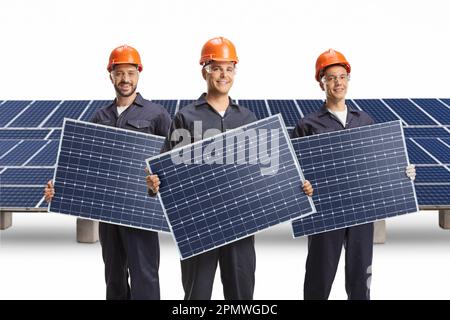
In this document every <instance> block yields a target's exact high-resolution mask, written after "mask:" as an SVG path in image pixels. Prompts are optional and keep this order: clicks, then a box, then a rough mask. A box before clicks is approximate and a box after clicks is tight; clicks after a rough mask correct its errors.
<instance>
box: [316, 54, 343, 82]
mask: <svg viewBox="0 0 450 320" xmlns="http://www.w3.org/2000/svg"><path fill="white" fill-rule="evenodd" d="M336 64H340V65H342V66H343V67H344V68H345V69H347V72H348V73H350V70H351V67H350V63H348V62H347V59H345V57H344V55H343V54H342V53H340V52H339V51H335V50H333V49H328V50H327V51H325V52H324V53H322V54H321V55H320V56H319V57H318V58H317V61H316V80H317V81H319V82H320V77H321V75H322V72H323V70H325V68H327V67H329V66H333V65H336Z"/></svg>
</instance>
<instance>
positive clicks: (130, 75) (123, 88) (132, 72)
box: [110, 64, 139, 97]
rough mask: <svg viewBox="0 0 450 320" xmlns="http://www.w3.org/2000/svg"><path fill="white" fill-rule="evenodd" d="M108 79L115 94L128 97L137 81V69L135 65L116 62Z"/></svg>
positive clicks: (135, 86)
mask: <svg viewBox="0 0 450 320" xmlns="http://www.w3.org/2000/svg"><path fill="white" fill-rule="evenodd" d="M110 79H111V82H112V84H113V85H114V89H115V90H116V93H117V96H120V97H129V96H131V95H132V94H133V93H134V92H135V91H136V88H137V84H138V81H139V71H138V69H137V68H136V66H135V65H132V64H118V65H116V66H115V67H114V69H113V71H111V74H110Z"/></svg>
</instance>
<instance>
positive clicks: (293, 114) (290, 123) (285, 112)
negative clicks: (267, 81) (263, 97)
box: [267, 100, 301, 127]
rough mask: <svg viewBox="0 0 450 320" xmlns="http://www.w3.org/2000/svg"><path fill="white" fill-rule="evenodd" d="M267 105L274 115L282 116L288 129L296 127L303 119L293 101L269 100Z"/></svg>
mask: <svg viewBox="0 0 450 320" xmlns="http://www.w3.org/2000/svg"><path fill="white" fill-rule="evenodd" d="M267 104H268V105H269V109H270V112H271V113H272V114H273V115H275V114H277V113H280V114H281V116H282V117H283V120H284V123H285V124H286V126H287V127H295V126H296V125H297V123H298V120H299V119H300V118H301V115H300V112H299V111H298V109H297V106H296V105H295V102H294V101H293V100H267Z"/></svg>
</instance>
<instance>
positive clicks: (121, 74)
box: [111, 70, 139, 79]
mask: <svg viewBox="0 0 450 320" xmlns="http://www.w3.org/2000/svg"><path fill="white" fill-rule="evenodd" d="M138 74H139V71H137V70H128V71H121V70H113V71H111V76H112V77H113V78H115V79H122V78H124V77H127V78H136V77H137V76H138Z"/></svg>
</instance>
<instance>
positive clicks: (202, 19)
mask: <svg viewBox="0 0 450 320" xmlns="http://www.w3.org/2000/svg"><path fill="white" fill-rule="evenodd" d="M449 7H450V5H449V4H448V1H446V0H427V1H424V0H408V1H406V0H405V1H403V0H398V1H391V0H377V1H357V0H341V1H333V0H321V1H312V0H311V1H298V0H276V1H275V0H228V1H216V0H191V1H185V0H161V1H149V0H141V1H139V0H127V1H123V0H120V1H117V0H76V1H75V0H73V1H72V0H68V1H64V0H62V1H61V0H39V1H32V0H14V1H1V2H0V32H1V33H0V34H1V49H0V61H1V62H2V65H1V76H0V99H109V98H111V97H112V96H113V90H112V87H111V85H110V83H109V80H108V76H107V72H106V65H107V63H108V57H109V54H110V52H111V50H112V49H113V48H115V47H116V46H118V45H121V44H124V43H127V44H129V45H132V46H134V47H135V48H136V49H138V51H139V52H140V54H141V56H142V60H143V64H144V72H143V73H142V75H141V79H140V91H141V92H142V93H143V95H144V96H146V97H148V98H161V99H170V98H172V99H177V98H196V97H197V96H198V95H199V94H200V92H201V91H203V90H204V88H205V85H204V81H203V79H202V78H201V75H200V67H199V64H198V60H199V58H200V50H201V47H202V45H203V44H204V43H205V42H206V40H208V39H210V38H212V37H215V36H224V37H227V38H229V39H230V40H232V41H233V42H234V44H235V45H236V47H237V51H238V56H239V58H240V63H239V73H238V76H237V78H236V82H235V85H234V88H233V90H232V92H231V93H232V96H233V97H235V98H237V99H239V98H248V99H256V98H279V99H291V98H303V99H306V98H322V97H323V94H322V92H321V91H320V89H319V86H318V85H317V83H316V82H315V80H314V66H315V61H316V58H317V56H318V55H319V54H320V53H322V52H323V51H325V50H327V49H328V48H334V49H336V50H338V51H341V52H342V53H343V54H344V55H345V56H346V57H347V59H348V61H349V62H350V64H351V65H352V69H353V72H352V77H353V79H352V83H351V88H350V92H349V97H351V98H371V97H374V98H380V97H385V98H392V97H393V98H395V97H444V98H448V97H450V93H449V90H448V88H449V81H448V77H449V73H450V68H449V64H448V61H449V52H450V50H449V49H450V41H449V35H450V23H449V21H448V19H449V16H448V14H449V12H450V10H449V9H450V8H449Z"/></svg>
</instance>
